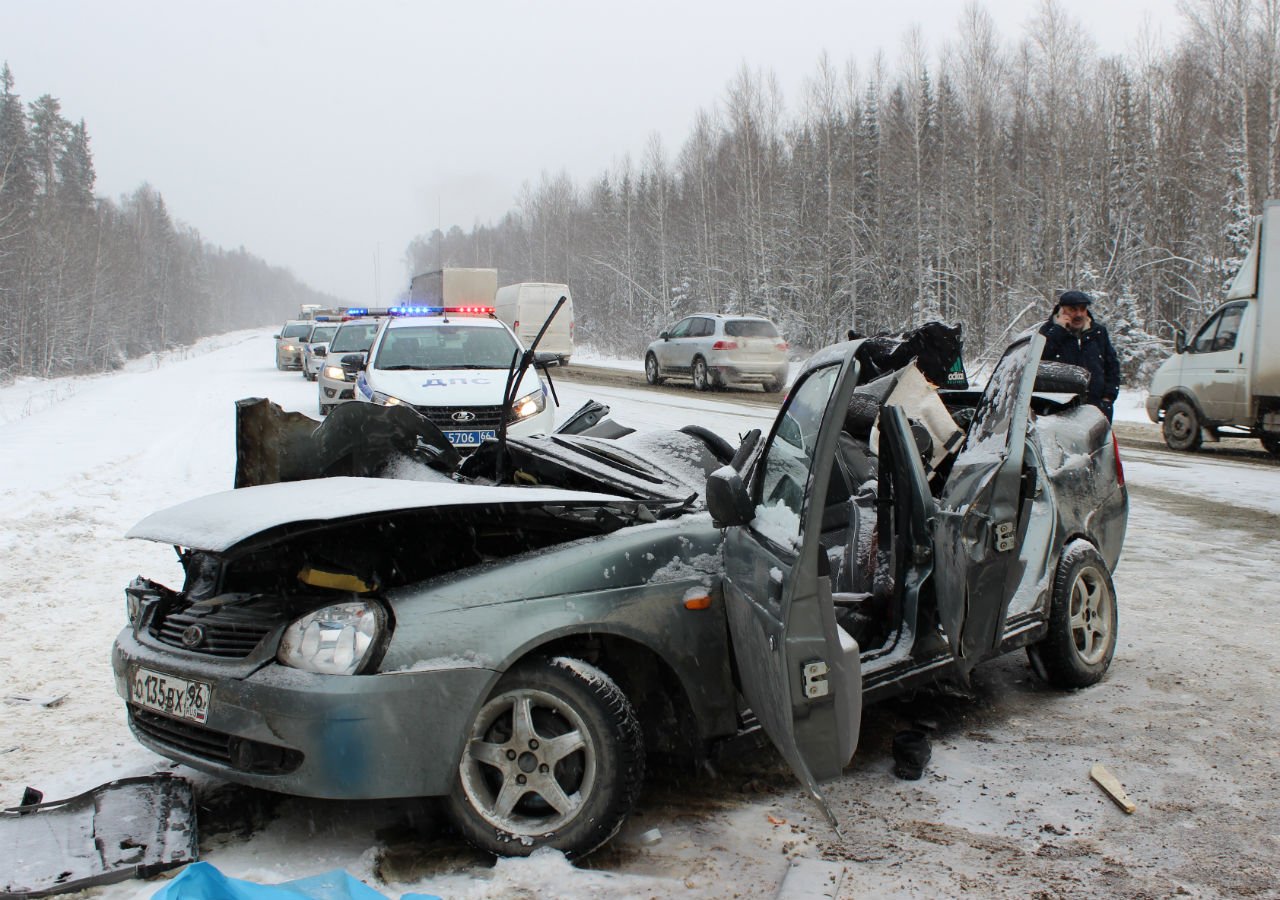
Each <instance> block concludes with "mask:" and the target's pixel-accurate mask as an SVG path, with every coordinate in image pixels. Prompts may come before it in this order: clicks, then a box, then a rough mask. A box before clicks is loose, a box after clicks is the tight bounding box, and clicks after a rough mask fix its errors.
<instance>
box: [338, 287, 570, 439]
mask: <svg viewBox="0 0 1280 900" xmlns="http://www.w3.org/2000/svg"><path fill="white" fill-rule="evenodd" d="M388 313H389V315H388V316H387V317H386V318H385V319H383V320H382V324H381V326H380V328H379V329H378V334H377V336H376V337H375V338H374V342H373V347H372V348H371V349H370V351H369V357H368V361H367V362H366V363H365V366H364V368H363V370H361V371H360V372H359V373H358V374H357V376H356V384H355V399H356V400H357V401H364V402H366V403H379V404H382V405H383V406H394V405H396V404H406V405H408V406H411V407H413V408H414V409H415V410H416V411H417V412H419V413H421V414H422V415H424V416H426V417H427V418H428V419H430V420H431V422H432V424H434V425H435V426H436V427H438V428H439V429H440V430H441V431H443V432H444V434H445V436H446V437H447V438H448V439H449V441H450V443H452V444H453V445H454V446H455V447H458V448H459V449H465V448H473V447H478V446H479V445H480V444H481V442H483V441H484V440H485V439H486V438H492V437H496V436H497V433H498V428H499V426H500V425H501V424H502V420H503V416H504V412H503V403H502V400H503V391H504V390H505V389H506V383H507V373H508V371H509V370H510V368H511V363H512V360H513V359H514V358H515V357H516V356H517V355H518V354H521V353H523V352H524V347H523V346H522V345H521V344H520V341H519V340H518V339H517V338H516V336H515V334H513V333H512V331H511V329H510V328H508V327H507V326H506V325H505V324H504V323H502V322H500V321H499V320H498V319H496V318H494V316H493V307H490V306H455V307H441V306H402V307H394V308H392V309H390V310H388ZM335 341H336V338H335ZM329 355H330V357H332V356H333V351H332V349H330V354H329ZM514 397H515V402H514V403H512V405H511V409H510V411H509V412H507V413H505V415H506V421H507V433H508V434H510V435H513V436H517V437H523V436H527V435H531V434H547V433H549V432H550V431H551V428H552V425H553V424H554V423H555V409H554V405H553V404H550V403H548V402H547V387H546V385H545V384H543V381H542V379H541V378H540V377H539V376H538V373H537V371H536V370H535V369H533V368H532V367H530V368H529V369H527V370H526V371H525V373H524V374H523V376H522V377H521V379H520V383H519V387H518V388H516V390H515V392H514Z"/></svg>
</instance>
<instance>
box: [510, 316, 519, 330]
mask: <svg viewBox="0 0 1280 900" xmlns="http://www.w3.org/2000/svg"><path fill="white" fill-rule="evenodd" d="M511 330H512V331H519V330H520V320H519V319H516V320H515V321H514V322H512V323H511Z"/></svg>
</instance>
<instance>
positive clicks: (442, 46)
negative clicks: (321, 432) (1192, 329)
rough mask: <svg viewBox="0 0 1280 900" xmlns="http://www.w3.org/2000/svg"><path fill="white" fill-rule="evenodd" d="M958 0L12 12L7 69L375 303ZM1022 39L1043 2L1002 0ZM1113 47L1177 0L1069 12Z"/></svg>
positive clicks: (1009, 33)
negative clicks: (409, 254) (408, 264)
mask: <svg viewBox="0 0 1280 900" xmlns="http://www.w3.org/2000/svg"><path fill="white" fill-rule="evenodd" d="M963 5H964V4H963V3H962V2H959V0H844V2H838V0H773V2H761V0H648V2H645V3H639V4H633V5H632V4H629V5H627V6H626V7H625V10H626V11H623V10H624V7H623V6H621V5H620V4H614V3H610V2H607V0H529V2H514V0H459V2H455V3H450V4H445V3H439V2H407V0H406V2H393V0H364V2H360V3H355V2H352V3H334V2H306V0H297V2H285V0H218V2H202V3H195V2H184V0H110V2H100V0H75V2H73V0H5V3H4V7H3V12H2V13H0V59H2V60H5V61H8V63H9V65H10V67H11V68H12V70H13V74H14V76H15V78H16V90H17V92H18V93H19V94H20V95H21V97H22V99H23V100H24V101H27V102H30V101H31V100H34V99H35V98H36V97H38V96H40V95H41V94H46V93H47V94H52V95H53V96H55V97H57V98H58V99H59V100H60V101H61V102H62V110H63V115H64V116H66V117H67V118H68V119H71V120H72V121H78V120H80V119H84V120H85V123H86V125H87V127H88V130H89V135H90V138H91V140H92V147H93V152H94V159H95V163H96V167H97V173H98V184H97V191H98V193H99V194H100V195H103V196H108V197H112V198H115V197H118V196H119V195H121V194H125V193H129V192H131V191H133V190H134V189H135V188H137V187H138V185H140V184H141V183H143V182H144V181H145V182H149V183H150V184H151V185H153V186H154V187H155V188H156V189H157V190H159V191H160V192H161V194H163V196H164V197H165V200H166V202H167V203H168V205H169V209H170V211H171V213H172V214H173V215H174V216H175V217H176V218H178V219H181V220H182V221H184V222H186V223H187V224H189V225H192V226H194V227H195V228H197V229H198V230H199V231H200V233H201V234H202V235H203V236H204V238H205V239H206V240H208V241H210V242H211V243H214V244H218V245H220V246H223V247H228V248H231V247H237V246H244V247H245V248H246V249H247V250H249V251H250V252H252V253H254V254H256V255H258V256H260V257H262V258H263V259H265V260H267V261H268V262H270V263H272V264H275V265H281V266H285V267H287V268H289V269H291V270H292V271H293V272H294V274H296V275H297V276H298V277H299V278H300V279H302V280H303V281H305V282H306V283H307V284H309V285H311V286H312V287H315V288H318V289H321V290H325V291H329V292H332V293H335V294H337V295H339V296H340V297H343V298H344V299H347V300H350V301H352V302H356V303H370V302H378V301H383V300H386V299H388V298H389V297H391V295H393V294H394V293H395V292H396V291H397V290H399V289H400V288H402V287H403V286H404V283H405V282H407V278H408V274H409V273H408V272H407V270H406V268H405V263H404V261H403V260H404V253H405V248H406V246H407V245H408V243H409V241H410V239H411V238H412V237H413V236H414V235H417V234H423V233H426V232H429V231H430V230H431V229H433V228H435V227H437V226H443V227H444V228H445V229H447V228H449V227H450V226H451V225H459V226H461V227H462V228H463V229H464V230H470V228H471V227H472V226H473V225H475V224H477V223H485V222H491V221H495V220H496V219H498V218H500V217H501V216H502V215H503V214H504V213H505V212H506V211H507V210H508V209H510V208H511V207H512V206H513V205H514V204H515V201H516V198H517V195H518V193H519V190H520V187H521V185H522V183H524V182H526V181H529V182H536V181H537V180H538V178H539V175H540V174H541V173H542V172H551V173H555V172H559V171H561V170H565V171H567V172H568V173H569V174H570V175H571V176H572V177H573V178H574V180H575V181H576V182H578V183H579V184H581V183H582V182H583V181H584V180H585V179H588V178H594V177H596V176H598V175H599V174H600V173H602V172H604V171H605V170H607V169H611V168H613V167H614V165H615V164H616V163H617V161H618V160H619V159H620V158H621V157H622V156H623V155H624V154H628V153H629V154H630V155H631V156H632V158H633V159H636V160H637V161H638V160H639V159H640V158H641V157H642V156H643V153H644V149H645V145H646V144H647V143H648V140H649V137H650V135H652V134H654V133H657V134H659V135H660V136H661V138H662V140H663V143H664V146H665V148H666V151H667V153H668V155H669V156H672V155H674V154H675V153H676V152H677V151H678V150H679V148H680V146H681V145H682V144H683V142H684V139H685V135H686V133H687V130H688V128H689V125H690V123H691V122H692V121H693V117H694V115H695V113H696V112H697V111H698V110H699V109H703V108H708V109H709V108H711V107H712V106H713V105H715V104H716V103H718V102H719V101H720V100H721V98H722V96H723V94H724V90H725V86H726V85H727V84H728V83H729V81H730V80H731V79H732V78H733V76H734V74H735V72H736V71H737V70H738V69H739V68H740V67H741V66H742V65H743V64H744V63H745V64H747V65H749V66H750V67H752V68H762V69H768V70H772V71H773V72H775V73H776V74H777V76H778V78H779V82H780V84H781V86H782V88H783V90H784V92H785V95H786V98H787V100H788V103H789V106H790V108H795V107H796V105H797V102H798V98H799V95H800V92H801V90H802V86H803V84H804V81H805V79H806V78H808V77H810V76H811V75H812V74H813V72H814V71H815V69H816V64H817V60H818V58H819V55H820V54H821V53H822V52H823V51H824V50H825V51H826V52H827V53H828V54H829V56H830V58H831V59H832V60H833V61H834V62H835V63H837V64H838V65H843V63H844V62H845V61H847V60H849V59H853V60H856V61H857V62H858V64H859V68H860V70H861V71H862V72H866V71H867V69H868V68H869V66H870V63H871V60H872V58H873V56H874V54H875V53H876V51H877V50H878V49H879V50H883V51H884V52H885V54H886V57H887V60H888V62H889V64H890V65H893V63H894V60H895V59H896V57H897V55H898V52H899V49H900V47H901V45H902V39H903V35H904V34H905V32H906V31H907V29H908V28H909V27H910V26H911V25H913V24H919V25H920V26H921V28H922V30H923V33H924V36H925V39H926V41H927V43H928V46H929V48H930V50H931V52H934V53H936V51H937V50H938V48H939V47H940V45H941V43H942V42H943V41H945V40H947V39H948V37H949V35H950V34H951V33H952V32H953V31H954V30H955V27H956V23H957V22H958V20H959V16H960V13H961V10H962V9H963ZM984 5H985V7H986V9H987V10H988V11H989V12H990V13H991V15H992V18H993V19H994V20H995V22H996V24H997V27H998V28H999V30H1000V32H1001V34H1002V35H1003V37H1004V38H1005V39H1006V41H1013V40H1015V39H1020V38H1021V37H1022V35H1023V30H1024V25H1025V23H1026V21H1027V20H1028V19H1029V18H1030V17H1031V16H1032V15H1033V14H1034V11H1035V10H1036V9H1037V8H1038V3H1037V0H986V2H985V3H984ZM1065 6H1066V8H1067V9H1069V11H1070V14H1071V15H1073V16H1075V17H1077V18H1078V20H1079V21H1080V22H1081V24H1082V25H1083V26H1084V27H1085V30H1086V31H1087V32H1088V33H1089V34H1090V35H1091V36H1092V37H1093V39H1094V41H1095V42H1096V43H1097V46H1098V50H1099V51H1100V52H1102V53H1117V54H1124V53H1128V52H1129V51H1130V50H1131V49H1132V48H1133V46H1134V43H1135V41H1136V40H1137V38H1138V36H1139V34H1140V33H1141V32H1142V30H1143V27H1144V22H1149V23H1150V26H1151V28H1152V29H1154V30H1155V31H1156V32H1157V33H1158V35H1159V37H1160V38H1161V40H1162V42H1163V43H1165V44H1167V43H1169V42H1170V41H1172V40H1173V39H1175V38H1176V37H1177V35H1178V34H1180V33H1181V29H1182V24H1181V21H1180V20H1179V18H1178V17H1177V15H1176V0H1070V2H1069V3H1066V4H1065Z"/></svg>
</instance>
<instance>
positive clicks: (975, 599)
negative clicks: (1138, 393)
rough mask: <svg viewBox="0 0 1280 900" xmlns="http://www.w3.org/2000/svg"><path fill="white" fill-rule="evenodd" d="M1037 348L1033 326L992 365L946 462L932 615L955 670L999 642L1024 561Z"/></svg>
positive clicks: (1039, 340)
mask: <svg viewBox="0 0 1280 900" xmlns="http://www.w3.org/2000/svg"><path fill="white" fill-rule="evenodd" d="M1043 349H1044V337H1043V336H1041V335H1040V334H1038V333H1033V334H1030V335H1026V336H1024V337H1022V338H1020V339H1018V340H1016V341H1014V342H1013V343H1012V344H1011V345H1010V346H1009V348H1008V349H1007V350H1006V351H1005V352H1004V355H1003V356H1002V357H1001V358H1000V361H999V362H998V363H997V364H996V368H995V371H993V372H992V374H991V380H990V381H989V382H988V383H987V388H986V390H985V391H984V392H983V394H982V399H981V400H980V401H979V403H978V408H977V410H976V412H975V413H974V418H973V424H972V425H970V427H969V432H968V434H967V435H966V436H965V440H964V443H963V444H962V445H961V447H960V453H959V455H958V456H957V457H956V461H955V464H954V465H953V466H952V469H951V474H950V475H949V476H948V478H947V483H946V486H945V487H944V488H943V491H942V496H941V497H940V498H939V503H938V512H937V514H936V516H935V519H934V523H935V524H934V551H935V554H936V559H935V568H934V575H933V577H934V584H935V586H936V593H937V599H938V615H939V619H940V620H941V622H942V627H943V628H944V629H945V630H946V633H947V639H948V640H949V641H950V642H951V649H952V653H953V654H954V655H955V659H956V663H957V665H958V666H959V668H960V671H961V672H965V673H967V672H968V671H969V670H970V669H972V668H973V667H974V666H975V665H977V664H978V663H979V662H981V661H982V660H983V659H984V658H985V657H987V656H989V655H990V654H991V652H992V651H993V650H994V649H995V648H996V647H997V646H998V645H999V643H1000V640H1001V637H1002V635H1003V633H1004V620H1005V614H1006V613H1007V611H1008V609H1009V600H1010V599H1011V598H1012V596H1013V593H1014V591H1015V590H1016V589H1017V586H1018V582H1019V580H1020V579H1021V577H1022V569H1023V567H1024V566H1025V565H1026V563H1025V562H1024V561H1023V560H1022V558H1021V554H1020V550H1021V548H1022V540H1023V537H1024V533H1025V530H1026V522H1025V520H1024V517H1023V516H1021V515H1020V513H1021V511H1022V504H1023V501H1024V494H1025V491H1024V480H1023V478H1024V473H1023V464H1024V461H1025V458H1026V446H1027V425H1028V418H1029V416H1030V414H1031V392H1032V389H1033V388H1034V386H1035V379H1036V370H1037V369H1038V368H1039V365H1040V354H1041V352H1042V351H1043Z"/></svg>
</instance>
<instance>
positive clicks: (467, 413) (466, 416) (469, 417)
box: [453, 409, 476, 422]
mask: <svg viewBox="0 0 1280 900" xmlns="http://www.w3.org/2000/svg"><path fill="white" fill-rule="evenodd" d="M475 419H476V414H475V413H473V412H471V410H469V409H463V410H459V411H458V412H456V413H454V414H453V421H455V422H474V421H475Z"/></svg>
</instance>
